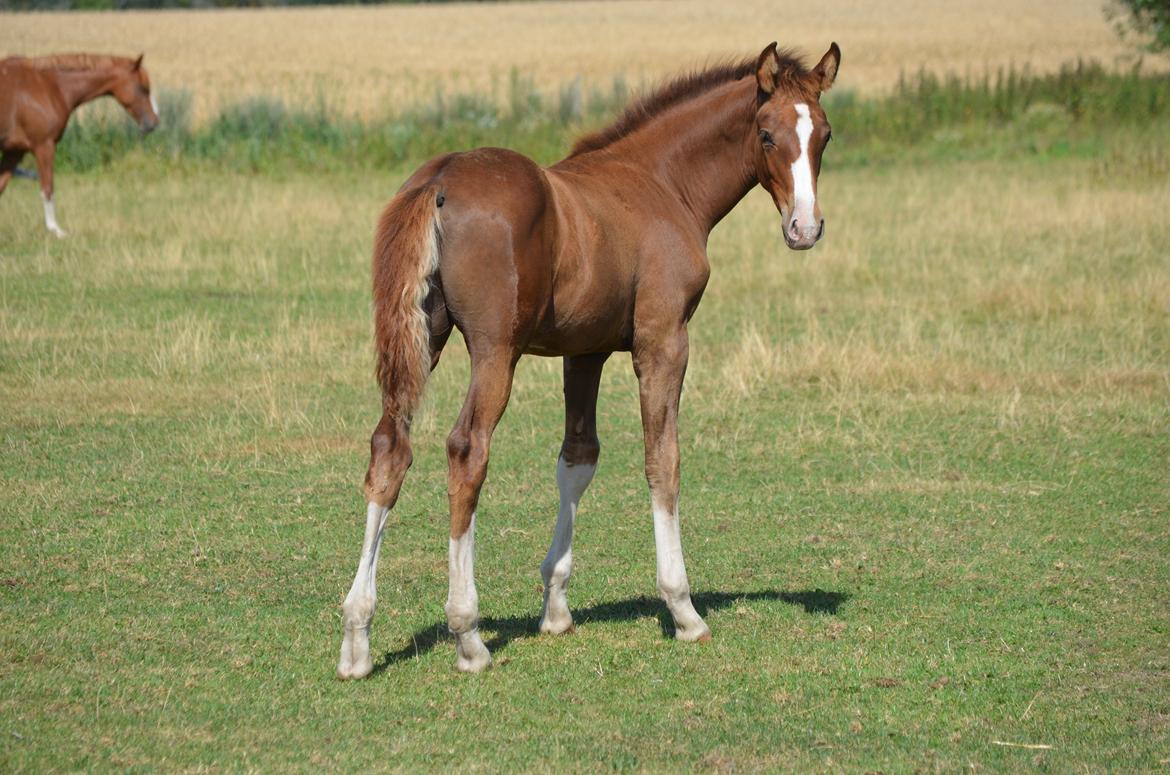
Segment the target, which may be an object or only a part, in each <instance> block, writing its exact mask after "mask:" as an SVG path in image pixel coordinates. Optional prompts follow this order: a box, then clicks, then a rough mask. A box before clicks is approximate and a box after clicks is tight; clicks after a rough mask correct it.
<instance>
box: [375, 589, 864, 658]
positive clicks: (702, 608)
mask: <svg viewBox="0 0 1170 775" xmlns="http://www.w3.org/2000/svg"><path fill="white" fill-rule="evenodd" d="M848 599H849V595H848V594H847V593H845V592H826V591H825V590H823V589H806V590H803V591H800V592H778V591H774V590H764V591H760V592H700V593H698V594H696V595H693V596H692V597H691V601H692V602H693V603H694V604H695V609H696V610H697V611H698V612H699V614H700V615H702V616H706V615H707V612H708V611H714V610H718V609H720V608H726V607H727V606H729V605H731V604H732V603H734V602H736V601H739V600H743V601H751V600H779V601H781V602H784V603H789V604H791V605H798V606H801V607H802V608H804V610H805V613H810V614H829V615H833V614H836V613H837V609H838V608H840V607H841V605H842V604H843V603H844V602H845V601H846V600H848ZM572 612H573V621H574V622H575V623H577V624H589V623H590V622H617V621H633V620H635V619H642V618H645V617H649V616H654V617H657V618H658V624H659V626H660V627H661V628H662V634H663V635H664V636H667V637H669V636H671V635H672V634H673V633H674V624H673V622H672V621H671V618H670V615H669V614H668V613H667V611H666V604H665V603H663V602H662V601H661V600H659V599H657V598H651V597H645V596H640V597H632V598H628V599H626V600H614V601H612V602H609V603H598V604H597V605H593V606H589V607H588V608H574V609H572ZM539 626H540V617H539V616H508V617H504V618H493V617H485V618H483V619H480V620H479V627H480V629H481V630H484V631H489V632H493V633H495V635H494V636H493V637H492V638H491V639H489V640H487V641H485V643H484V645H486V646H487V647H488V649H489V650H491V651H497V650H498V649H501V648H503V647H504V646H507V645H508V644H509V643H511V642H512V641H513V640H515V639H516V638H523V637H531V636H535V635H536V634H537V628H538V627H539ZM450 637H451V636H450V634H449V633H448V632H447V623H446V622H436V623H435V624H433V625H431V626H430V627H424V628H423V629H421V630H418V631H416V632H415V633H414V634H413V635H412V636H411V639H410V640H411V642H410V643H409V644H407V645H406V646H405V647H404V648H401V649H399V650H398V651H387V652H386V653H385V654H384V655H382V659H381V660H380V661H379V662H378V664H376V665H374V672H375V673H380V672H382V671H383V670H385V669H386V668H388V667H390V666H391V665H393V664H396V663H398V662H403V661H405V660H407V659H411V658H412V657H417V656H419V655H421V654H425V653H427V652H428V651H431V650H432V649H434V648H435V646H436V645H437V644H438V643H439V642H440V641H445V640H449V639H450Z"/></svg>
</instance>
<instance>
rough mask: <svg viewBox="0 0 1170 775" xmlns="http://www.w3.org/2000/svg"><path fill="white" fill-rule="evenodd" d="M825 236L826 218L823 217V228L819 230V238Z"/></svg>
mask: <svg viewBox="0 0 1170 775" xmlns="http://www.w3.org/2000/svg"><path fill="white" fill-rule="evenodd" d="M823 236H825V219H824V218H822V219H821V228H820V229H818V230H817V239H820V238H821V237H823Z"/></svg>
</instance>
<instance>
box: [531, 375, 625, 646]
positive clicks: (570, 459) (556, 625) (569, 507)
mask: <svg viewBox="0 0 1170 775" xmlns="http://www.w3.org/2000/svg"><path fill="white" fill-rule="evenodd" d="M608 357H609V353H599V354H592V355H577V356H565V441H564V443H563V444H562V445H561V454H560V457H558V458H557V489H558V490H559V491H560V496H561V506H560V508H559V509H558V510H557V526H556V529H555V530H554V531H553V538H552V543H551V544H550V545H549V547H548V554H547V555H545V558H544V562H542V563H541V564H540V575H541V577H542V578H543V579H544V610H543V612H542V613H541V615H540V631H541V632H544V633H548V634H552V635H558V634H561V633H565V632H572V630H573V616H572V614H570V613H569V600H568V597H567V596H566V595H565V589H566V588H567V587H568V585H569V576H570V575H571V574H572V572H573V523H574V522H575V521H576V519H577V505H578V504H579V503H580V502H581V496H582V495H584V494H585V489H586V488H587V487H588V486H589V483H590V482H591V481H593V473H594V471H596V470H597V456H598V455H599V454H600V452H601V444H600V442H599V441H598V440H597V389H598V385H599V383H600V382H601V369H602V367H603V366H604V365H605V359H606V358H608Z"/></svg>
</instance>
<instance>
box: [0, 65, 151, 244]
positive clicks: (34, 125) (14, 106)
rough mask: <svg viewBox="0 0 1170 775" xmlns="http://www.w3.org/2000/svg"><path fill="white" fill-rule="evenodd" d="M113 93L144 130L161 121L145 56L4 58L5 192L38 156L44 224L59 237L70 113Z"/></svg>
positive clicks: (0, 177) (0, 148) (0, 174)
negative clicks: (58, 167)
mask: <svg viewBox="0 0 1170 775" xmlns="http://www.w3.org/2000/svg"><path fill="white" fill-rule="evenodd" d="M107 94H110V95H113V97H114V99H116V100H117V101H118V102H120V103H121V104H122V107H124V108H125V109H126V111H127V112H128V113H129V114H130V115H131V116H132V117H133V118H134V120H135V121H137V122H138V125H139V126H140V127H142V131H143V132H149V131H151V130H152V129H154V128H155V127H156V126H158V105H157V104H156V103H155V101H154V98H153V97H152V96H151V95H150V76H149V75H147V73H146V68H145V67H143V66H142V57H141V56H139V57H138V58H137V59H127V58H126V57H110V56H97V55H93V54H61V55H57V56H47V57H36V58H31V59H30V58H25V57H8V58H7V59H3V60H0V152H2V154H3V155H2V156H0V194H3V193H4V189H5V187H6V186H7V185H8V181H9V180H10V179H11V178H12V173H13V172H14V171H15V170H16V165H17V164H18V163H19V162H20V160H21V158H23V157H24V155H25V154H26V153H32V154H33V156H35V157H36V160H37V172H38V173H39V176H40V179H41V200H42V202H43V203H44V205H45V228H47V229H48V230H49V231H50V232H52V233H53V234H54V235H56V236H58V237H64V236H65V232H64V231H62V230H61V227H60V226H59V225H58V224H57V210H56V207H54V205H53V157H54V155H56V153H57V143H58V142H60V140H61V135H63V134H64V133H65V125H66V124H68V123H69V116H70V115H71V114H72V113H73V111H74V110H76V109H77V107H78V106H79V105H81V104H83V103H86V102H89V101H90V100H93V99H97V98H98V97H103V96H105V95H107Z"/></svg>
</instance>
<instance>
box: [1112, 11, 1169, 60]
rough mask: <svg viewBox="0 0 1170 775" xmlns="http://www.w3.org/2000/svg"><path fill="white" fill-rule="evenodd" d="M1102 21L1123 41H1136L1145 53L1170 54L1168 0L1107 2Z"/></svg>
mask: <svg viewBox="0 0 1170 775" xmlns="http://www.w3.org/2000/svg"><path fill="white" fill-rule="evenodd" d="M1105 18H1106V19H1108V20H1109V21H1111V22H1113V27H1114V29H1116V30H1117V34H1118V35H1120V36H1121V39H1122V40H1125V39H1127V38H1137V39H1138V41H1139V42H1138V46H1139V48H1141V49H1142V50H1144V51H1152V52H1170V0H1109V3H1108V4H1107V5H1106V6H1105Z"/></svg>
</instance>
